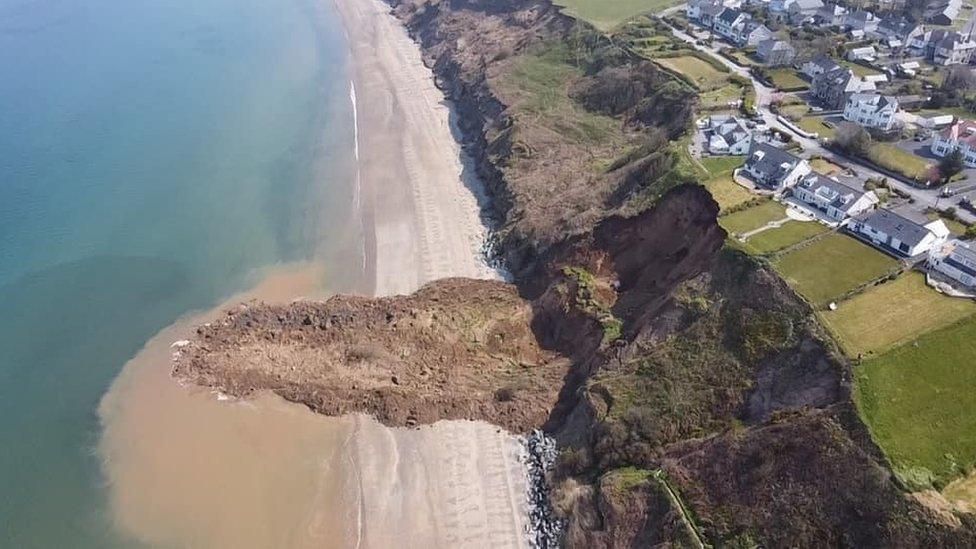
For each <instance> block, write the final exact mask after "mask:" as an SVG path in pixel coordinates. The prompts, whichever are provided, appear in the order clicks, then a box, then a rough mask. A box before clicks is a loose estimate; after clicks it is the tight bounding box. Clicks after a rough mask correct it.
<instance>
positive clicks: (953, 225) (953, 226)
mask: <svg viewBox="0 0 976 549" xmlns="http://www.w3.org/2000/svg"><path fill="white" fill-rule="evenodd" d="M925 217H927V218H929V219H931V220H933V221H935V220H936V219H941V220H942V222H943V223H945V225H946V227H948V228H949V232H951V233H952V234H953V235H955V236H962V235H964V234H966V225H965V224H964V223H961V222H959V221H956V220H955V219H949V218H947V217H942V216H941V215H939V214H938V213H936V212H929V213H927V214H925Z"/></svg>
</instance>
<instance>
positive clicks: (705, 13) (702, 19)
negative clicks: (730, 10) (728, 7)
mask: <svg viewBox="0 0 976 549" xmlns="http://www.w3.org/2000/svg"><path fill="white" fill-rule="evenodd" d="M723 11H725V6H723V5H722V4H705V5H702V6H700V8H699V12H698V22H699V23H700V24H701V26H703V27H705V28H709V29H711V28H714V27H715V19H717V18H718V16H719V15H720V14H721V13H722V12H723Z"/></svg>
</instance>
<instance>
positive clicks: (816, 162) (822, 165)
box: [810, 158, 844, 175]
mask: <svg viewBox="0 0 976 549" xmlns="http://www.w3.org/2000/svg"><path fill="white" fill-rule="evenodd" d="M810 168H812V169H813V171H815V172H817V173H821V174H823V175H834V174H835V173H839V172H842V171H844V168H842V167H840V166H838V165H837V164H834V163H833V162H831V161H829V160H827V159H826V158H814V159H811V160H810Z"/></svg>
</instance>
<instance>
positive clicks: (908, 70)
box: [897, 61, 922, 78]
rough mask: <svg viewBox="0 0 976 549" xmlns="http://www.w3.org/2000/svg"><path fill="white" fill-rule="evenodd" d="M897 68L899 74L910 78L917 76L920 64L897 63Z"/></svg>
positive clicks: (913, 62) (912, 62)
mask: <svg viewBox="0 0 976 549" xmlns="http://www.w3.org/2000/svg"><path fill="white" fill-rule="evenodd" d="M897 68H898V73H899V74H901V75H903V76H906V77H908V78H912V77H914V76H915V75H916V74H918V69H920V68H922V64H921V63H919V62H918V61H906V62H904V63H898V66H897Z"/></svg>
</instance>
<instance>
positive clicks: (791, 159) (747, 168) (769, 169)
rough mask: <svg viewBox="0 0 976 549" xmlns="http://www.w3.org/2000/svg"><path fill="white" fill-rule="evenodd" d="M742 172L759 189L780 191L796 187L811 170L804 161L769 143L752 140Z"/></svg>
mask: <svg viewBox="0 0 976 549" xmlns="http://www.w3.org/2000/svg"><path fill="white" fill-rule="evenodd" d="M742 171H743V172H745V173H746V174H748V175H749V176H750V177H751V178H752V180H753V181H755V182H756V184H757V185H759V186H760V187H763V188H766V189H769V190H775V191H781V190H783V189H785V188H787V187H792V186H794V185H796V183H797V182H798V181H800V179H801V178H803V176H805V175H806V174H808V173H810V171H811V170H810V163H809V162H807V161H806V160H804V159H802V158H800V157H798V156H794V155H792V154H790V153H788V152H786V151H784V150H783V149H779V148H776V147H774V146H772V145H770V144H769V143H759V142H757V141H755V140H753V142H752V146H751V147H749V156H748V157H746V163H745V164H744V165H743V166H742Z"/></svg>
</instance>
